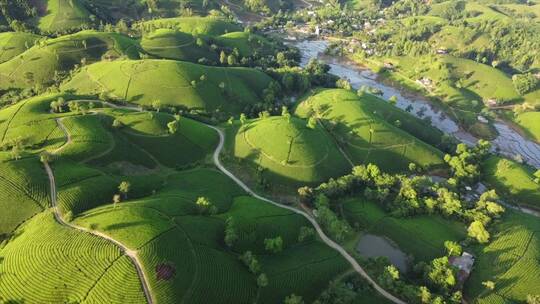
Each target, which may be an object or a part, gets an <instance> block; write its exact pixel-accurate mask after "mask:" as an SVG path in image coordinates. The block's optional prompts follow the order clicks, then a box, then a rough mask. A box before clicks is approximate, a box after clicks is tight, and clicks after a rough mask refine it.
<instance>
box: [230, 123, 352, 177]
mask: <svg viewBox="0 0 540 304" xmlns="http://www.w3.org/2000/svg"><path fill="white" fill-rule="evenodd" d="M228 134H229V136H228V138H229V143H228V149H229V153H230V154H231V155H233V156H234V157H235V158H238V159H242V161H243V162H244V161H245V162H248V163H249V164H250V166H251V167H253V168H258V169H257V170H259V171H260V173H259V175H261V176H259V179H264V180H267V181H266V182H269V183H270V184H273V183H276V182H277V183H279V184H281V185H288V186H291V185H296V186H298V185H301V184H306V183H308V184H315V183H320V182H322V181H325V180H328V179H329V178H330V177H338V176H341V175H343V174H344V173H346V172H347V171H348V170H350V165H349V164H348V163H347V161H346V159H345V158H344V157H343V155H342V154H341V153H340V151H339V150H338V149H337V148H336V146H335V143H334V142H333V139H332V138H331V137H330V135H329V134H327V133H326V131H325V130H324V129H323V128H322V127H321V126H319V125H317V126H316V127H315V129H310V128H308V127H307V126H306V121H305V120H302V119H298V118H294V117H293V118H291V119H290V121H289V120H287V118H284V117H270V118H263V119H257V120H253V121H250V122H249V123H247V124H246V125H244V126H240V125H234V126H232V127H231V128H230V129H229V130H228Z"/></svg>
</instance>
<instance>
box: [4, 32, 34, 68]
mask: <svg viewBox="0 0 540 304" xmlns="http://www.w3.org/2000/svg"><path fill="white" fill-rule="evenodd" d="M40 38H41V37H40V36H38V35H34V34H30V33H21V32H5V33H0V63H3V62H6V61H9V60H10V59H11V58H13V57H15V56H17V55H19V54H22V53H24V52H25V51H26V50H28V49H29V48H31V47H32V46H34V44H35V43H36V42H37V41H38V40H39V39H40Z"/></svg>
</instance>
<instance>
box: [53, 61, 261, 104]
mask: <svg viewBox="0 0 540 304" xmlns="http://www.w3.org/2000/svg"><path fill="white" fill-rule="evenodd" d="M270 81H271V79H270V77H269V76H267V75H266V74H264V73H263V72H260V71H258V70H255V69H249V68H221V67H208V66H202V65H197V64H193V63H188V62H181V61H170V60H140V61H115V62H101V63H96V64H93V65H90V66H87V67H85V68H83V69H82V71H81V72H80V73H78V74H77V75H75V76H74V77H73V78H72V79H71V80H70V81H69V82H67V83H66V84H64V85H63V86H62V89H63V90H74V91H76V92H77V93H79V94H99V93H101V92H108V93H110V94H111V95H113V96H115V97H117V98H119V99H122V100H126V101H128V102H130V103H135V104H139V105H144V106H151V105H152V103H153V102H154V101H156V100H158V101H160V103H161V105H163V106H177V107H183V108H187V109H196V110H201V111H204V112H212V111H215V110H218V109H219V110H221V111H224V112H239V111H241V110H243V109H244V108H245V107H246V106H249V105H253V104H254V103H256V102H258V101H260V97H259V96H261V94H262V91H263V90H264V89H265V88H266V87H267V86H268V84H269V83H270ZM220 85H221V87H222V88H221V87H220Z"/></svg>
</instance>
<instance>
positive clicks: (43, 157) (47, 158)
mask: <svg viewBox="0 0 540 304" xmlns="http://www.w3.org/2000/svg"><path fill="white" fill-rule="evenodd" d="M39 160H40V161H41V162H42V163H44V164H45V163H50V162H51V160H52V155H51V153H49V152H47V151H43V152H41V153H40V154H39Z"/></svg>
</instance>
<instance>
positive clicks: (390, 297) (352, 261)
mask: <svg viewBox="0 0 540 304" xmlns="http://www.w3.org/2000/svg"><path fill="white" fill-rule="evenodd" d="M207 126H208V127H210V128H212V129H214V130H216V132H218V134H219V145H218V147H217V148H216V150H215V151H214V157H213V160H214V163H215V165H216V167H218V169H219V170H220V171H221V172H223V173H224V174H225V175H227V176H228V177H229V178H231V179H232V180H233V181H234V182H235V183H236V184H238V185H239V186H240V187H241V188H242V189H244V191H246V192H247V193H248V194H249V195H251V196H253V197H255V198H257V199H259V200H262V201H265V202H267V203H269V204H272V205H274V206H277V207H279V208H283V209H287V210H289V211H292V212H294V213H296V214H299V215H301V216H303V217H304V218H306V219H307V220H308V221H309V222H310V223H311V225H313V227H314V228H315V230H316V231H317V233H318V234H319V237H320V238H321V239H322V241H323V242H324V243H325V244H326V245H328V246H330V247H331V248H333V249H334V250H336V251H337V252H339V253H340V254H341V255H342V256H343V257H344V258H345V259H346V260H347V261H348V262H349V263H350V264H351V266H352V267H353V268H354V270H355V271H356V272H357V273H358V274H360V275H361V276H362V277H363V278H364V279H366V280H367V281H368V282H369V283H370V284H371V285H372V286H373V288H375V290H377V292H379V293H380V294H381V295H382V296H383V297H385V298H386V299H388V300H390V301H391V302H393V303H396V304H405V302H404V301H402V300H400V299H398V298H396V297H395V296H393V295H392V294H390V293H389V292H387V291H386V290H384V289H383V288H382V287H380V286H379V285H378V284H377V283H376V282H375V281H374V280H373V279H372V278H371V277H370V276H369V275H368V274H367V272H366V271H365V270H364V269H363V268H362V266H360V264H358V262H357V261H356V260H355V259H354V258H353V257H352V256H351V255H350V254H349V253H348V252H347V251H346V250H345V249H343V247H342V246H341V245H339V244H337V243H336V242H334V241H333V240H331V239H330V238H329V237H328V236H327V235H326V234H325V233H324V231H323V230H322V228H321V226H319V223H317V221H315V219H313V217H311V216H309V215H308V214H307V213H306V212H304V211H301V210H298V209H296V208H293V207H290V206H286V205H282V204H280V203H277V202H274V201H272V200H270V199H267V198H265V197H262V196H260V195H258V194H257V193H255V192H254V191H253V190H251V189H250V188H249V187H248V186H247V185H246V184H244V182H242V181H241V180H240V179H239V178H237V177H236V176H235V175H234V174H232V173H231V172H230V171H229V170H227V169H226V168H225V167H224V166H223V165H222V164H221V160H220V159H219V155H220V154H221V151H222V150H223V146H224V144H225V133H224V132H223V131H222V130H220V129H218V128H216V127H214V126H211V125H207Z"/></svg>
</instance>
